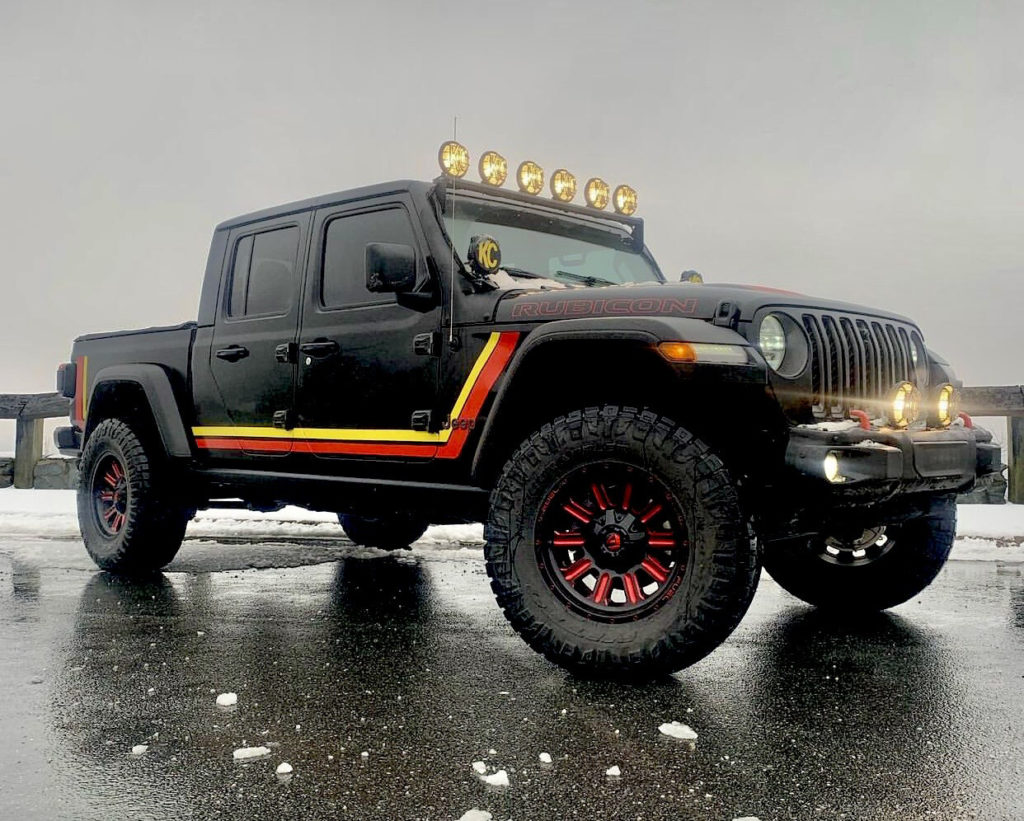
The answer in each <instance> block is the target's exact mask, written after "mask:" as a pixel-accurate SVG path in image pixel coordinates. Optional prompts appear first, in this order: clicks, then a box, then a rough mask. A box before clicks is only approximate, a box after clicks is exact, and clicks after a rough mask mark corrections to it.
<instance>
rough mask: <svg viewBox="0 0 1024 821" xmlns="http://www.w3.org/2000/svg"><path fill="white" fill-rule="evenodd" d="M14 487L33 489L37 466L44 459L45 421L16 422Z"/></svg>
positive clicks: (20, 420) (24, 420)
mask: <svg viewBox="0 0 1024 821" xmlns="http://www.w3.org/2000/svg"><path fill="white" fill-rule="evenodd" d="M14 435H15V439H14V486H15V487H17V488H30V487H32V484H33V481H34V477H35V472H36V464H37V463H38V462H39V460H40V459H42V458H43V420H42V419H23V418H21V417H20V416H19V417H18V419H17V420H16V422H15V434H14Z"/></svg>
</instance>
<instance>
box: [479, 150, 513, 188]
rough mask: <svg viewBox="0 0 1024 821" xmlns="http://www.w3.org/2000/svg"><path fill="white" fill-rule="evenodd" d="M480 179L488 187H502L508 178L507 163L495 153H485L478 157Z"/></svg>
mask: <svg viewBox="0 0 1024 821" xmlns="http://www.w3.org/2000/svg"><path fill="white" fill-rule="evenodd" d="M479 170H480V179H481V180H483V181H484V182H485V183H487V184H488V185H503V184H504V182H505V179H506V178H507V177H508V161H507V160H506V159H505V158H504V157H503V156H501V154H499V153H498V152H497V151H486V152H484V154H483V155H482V156H481V157H480V163H479Z"/></svg>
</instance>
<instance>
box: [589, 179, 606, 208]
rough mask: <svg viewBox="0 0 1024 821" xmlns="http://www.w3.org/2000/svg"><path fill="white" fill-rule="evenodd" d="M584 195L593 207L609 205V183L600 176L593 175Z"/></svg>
mask: <svg viewBox="0 0 1024 821" xmlns="http://www.w3.org/2000/svg"><path fill="white" fill-rule="evenodd" d="M583 196H584V197H585V198H586V200H587V205H589V206H590V207H591V208H604V207H605V206H606V205H608V183H606V182H605V181H604V180H602V179H601V178H600V177H591V178H590V179H589V180H587V185H586V187H585V188H584V189H583Z"/></svg>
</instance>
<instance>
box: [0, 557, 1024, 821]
mask: <svg viewBox="0 0 1024 821" xmlns="http://www.w3.org/2000/svg"><path fill="white" fill-rule="evenodd" d="M83 553H84V550H83V548H82V547H81V545H80V544H76V543H74V542H70V541H42V540H40V541H36V542H33V541H20V542H17V543H14V542H11V541H10V540H3V539H2V537H0V628H2V631H3V643H2V645H0V647H2V653H3V656H2V658H3V664H2V667H0V686H2V691H0V692H2V693H3V700H2V702H0V774H2V775H0V817H3V818H11V819H14V818H18V819H35V818H39V819H44V818H45V819H53V818H74V819H108V818H187V817H194V818H246V819H261V818H267V819H270V818H273V819H282V818H304V819H313V818H366V819H371V818H372V819H377V818H381V819H414V818H427V819H455V818H458V817H459V816H461V815H462V814H463V813H464V812H466V811H467V810H469V809H471V808H474V807H476V808H480V809H485V810H488V811H489V812H491V813H492V814H493V815H494V817H495V818H496V819H504V818H517V819H518V818H530V819H549V818H551V819H569V818H580V819H590V818H594V819H627V818H644V819H660V818H672V819H679V818H700V819H732V818H734V817H737V816H746V815H753V816H758V817H759V818H760V819H762V821H769V820H770V819H783V818H801V819H833V818H857V819H861V818H864V819H875V818H885V819H889V818H892V819H897V818H898V819H916V818H928V819H953V818H983V819H1018V818H1024V575H1022V574H1024V566H1022V565H1007V566H998V565H996V564H994V563H951V564H950V565H949V566H948V567H947V568H946V570H945V571H944V572H943V574H942V576H941V577H940V579H939V581H938V582H937V583H936V584H935V585H933V586H932V588H930V589H929V590H928V591H926V592H925V594H924V595H922V596H920V597H919V598H918V599H916V600H915V601H913V602H911V603H909V604H907V605H904V606H903V607H901V608H898V609H897V610H895V611H893V612H892V613H891V614H885V615H880V616H878V617H876V618H871V619H868V620H866V621H862V622H860V623H844V624H836V623H834V622H832V621H830V620H829V619H828V618H825V617H823V616H821V615H819V614H818V613H816V612H815V611H813V610H811V609H809V608H806V607H804V606H802V605H800V604H799V603H798V602H796V600H794V599H792V598H790V597H789V596H788V595H787V594H785V593H783V592H782V591H781V590H780V589H779V588H778V587H777V586H776V585H775V584H774V583H773V582H771V581H770V580H769V579H767V578H765V579H764V580H763V581H762V584H761V587H760V590H759V592H758V595H757V598H756V599H755V601H754V604H753V607H752V608H751V612H750V613H749V614H748V616H747V618H746V619H745V621H744V622H743V624H742V625H741V627H740V629H739V630H738V631H737V632H736V633H735V634H734V635H733V637H732V639H731V640H730V641H729V642H728V643H727V644H725V645H724V646H723V647H722V648H720V649H719V650H718V651H717V652H715V653H714V654H713V655H712V656H711V657H709V658H708V659H706V660H705V661H703V662H701V663H700V664H698V665H696V666H694V667H692V668H690V669H689V670H686V671H684V672H683V673H680V674H678V675H676V676H675V677H673V678H672V679H669V680H666V681H661V682H658V683H655V684H650V685H645V686H623V685H613V684H606V683H593V682H587V681H581V680H577V679H574V678H572V677H570V676H568V675H566V674H564V673H563V672H561V671H560V670H558V669H557V668H554V667H552V666H551V665H549V664H548V663H547V662H546V661H544V660H543V659H542V658H540V657H538V656H536V655H534V654H533V652H532V651H530V650H529V649H528V648H527V647H526V646H525V645H524V644H522V643H521V642H520V640H519V639H518V638H516V637H515V636H514V635H513V634H512V632H511V631H510V630H509V628H508V627H507V626H506V625H505V622H504V620H503V619H502V617H501V615H500V613H499V612H498V610H497V607H496V605H495V604H494V602H493V600H492V598H491V595H490V591H489V588H488V586H487V582H486V576H485V574H484V571H483V567H482V560H480V559H479V558H478V557H477V556H476V553H475V552H471V551H462V552H452V551H441V550H433V551H423V552H417V553H415V554H413V555H412V556H409V555H405V556H403V557H398V558H396V557H391V556H389V557H384V558H381V557H367V556H366V552H365V551H356V550H354V549H352V548H346V547H344V546H339V545H334V544H329V543H328V544H318V545H305V546H303V547H300V548H295V547H291V546H287V545H262V546H258V547H256V548H250V547H247V546H245V545H220V544H213V545H210V544H205V545H198V544H196V543H187V544H186V547H185V548H184V549H183V550H182V553H181V554H180V555H179V559H178V560H177V561H176V563H175V565H173V566H172V569H174V570H175V571H176V572H168V573H166V574H164V575H163V576H161V577H160V578H159V579H157V580H156V581H153V582H150V583H146V584H141V585H140V584H134V585H132V584H125V583H122V582H119V581H118V580H116V579H113V578H111V577H109V576H106V575H104V574H101V573H98V572H95V571H93V570H91V569H89V565H88V563H87V561H85V560H84V559H83V556H82V554H83ZM254 556H256V557H257V559H258V561H257V563H259V564H261V565H263V566H267V565H274V564H296V563H298V564H299V566H294V567H268V568H267V569H258V570H257V569H244V570H243V569H241V568H244V567H245V566H246V564H247V563H248V562H249V561H250V560H251V559H252V558H253V557H254ZM232 568H237V569H232ZM201 634H202V635H201ZM223 691H234V692H237V693H238V695H239V703H238V706H237V708H236V709H234V710H233V711H224V710H222V709H220V708H218V707H217V706H216V705H215V696H216V694H217V693H219V692H223ZM670 720H678V721H682V722H685V723H687V724H689V725H691V726H692V727H693V728H694V729H696V730H697V732H698V733H699V734H700V735H699V738H698V740H697V742H696V744H695V745H692V746H691V745H687V744H685V743H681V742H675V741H672V740H671V739H668V738H665V737H661V736H660V735H659V733H658V729H657V728H658V725H659V724H660V723H662V722H663V721H670ZM140 743H148V744H149V749H148V751H147V752H146V753H145V754H144V755H142V756H139V757H133V756H131V755H129V751H130V749H131V748H132V746H133V745H136V744H140ZM243 744H248V745H258V744H265V745H268V746H270V747H271V750H272V752H271V755H270V756H269V757H267V758H265V759H261V760H258V761H254V762H251V763H248V764H245V765H242V764H238V763H236V762H235V761H233V759H232V751H233V750H234V749H235V748H236V747H240V746H242V745H243ZM491 749H493V750H494V751H495V752H494V753H493V754H491V753H489V752H488V751H489V750H491ZM363 751H366V752H367V753H368V754H369V755H368V756H367V757H365V758H363V757H362V756H361V753H362V752H363ZM542 751H545V752H548V753H550V754H551V755H552V757H553V759H554V762H553V764H552V765H551V766H549V767H542V766H541V765H540V764H539V763H538V758H537V756H538V753H540V752H542ZM477 760H483V761H485V762H487V764H488V766H489V767H490V768H491V770H492V771H493V769H495V768H498V767H500V768H504V769H506V770H507V771H508V774H509V778H510V780H511V786H510V787H508V788H506V789H497V788H493V787H488V786H486V785H484V784H483V783H481V782H480V781H479V780H478V779H477V777H476V776H475V775H474V773H473V771H472V769H471V763H472V762H473V761H477ZM281 761H287V762H290V763H291V764H292V765H293V767H294V775H293V776H292V778H291V779H290V780H287V781H285V780H282V779H279V778H278V777H277V776H276V775H275V767H276V766H277V765H278V764H279V763H280V762H281ZM612 765H618V766H619V767H621V770H622V776H621V777H620V778H618V779H610V778H608V777H606V775H605V770H606V769H607V768H608V767H610V766H612Z"/></svg>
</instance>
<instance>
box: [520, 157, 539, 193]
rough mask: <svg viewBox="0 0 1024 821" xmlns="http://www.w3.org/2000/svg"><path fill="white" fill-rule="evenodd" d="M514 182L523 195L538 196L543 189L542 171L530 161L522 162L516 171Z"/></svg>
mask: <svg viewBox="0 0 1024 821" xmlns="http://www.w3.org/2000/svg"><path fill="white" fill-rule="evenodd" d="M516 182H517V183H519V190H520V191H522V192H523V193H524V194H539V193H540V192H541V189H543V188H544V169H543V168H541V167H540V166H539V165H537V163H535V162H533V161H532V160H524V161H523V162H521V163H519V168H517V169H516Z"/></svg>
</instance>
